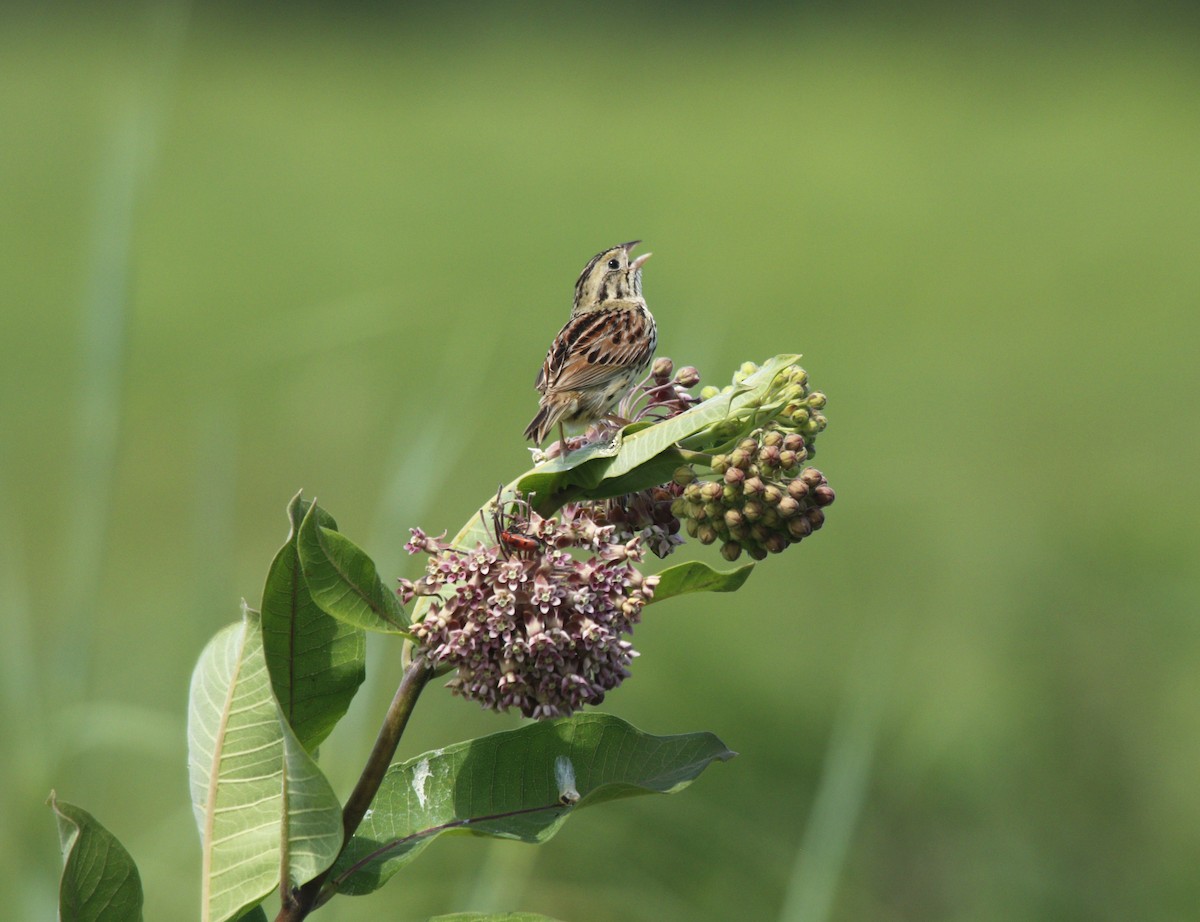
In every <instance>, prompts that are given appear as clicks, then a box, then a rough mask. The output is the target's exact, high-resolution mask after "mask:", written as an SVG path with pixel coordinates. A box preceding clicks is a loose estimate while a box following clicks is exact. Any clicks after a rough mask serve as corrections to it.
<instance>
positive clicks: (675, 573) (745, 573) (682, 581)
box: [650, 560, 754, 603]
mask: <svg viewBox="0 0 1200 922" xmlns="http://www.w3.org/2000/svg"><path fill="white" fill-rule="evenodd" d="M753 569H754V564H752V563H747V564H743V565H742V566H740V567H738V568H737V569H736V570H725V571H722V570H714V569H713V568H712V567H710V566H709V565H708V564H706V563H702V562H701V561H699V560H689V561H687V562H686V563H681V564H676V565H675V566H673V567H667V568H666V569H665V570H663V571H661V572H660V573H659V574H658V585H657V586H656V587H655V588H654V596H653V597H652V598H651V599H650V601H651V602H652V603H653V602H664V601H666V600H667V599H671V598H674V597H675V596H677V595H687V594H688V593H689V592H736V591H737V590H738V589H741V588H742V584H743V583H744V582H746V580H748V579H749V578H750V571H751V570H753Z"/></svg>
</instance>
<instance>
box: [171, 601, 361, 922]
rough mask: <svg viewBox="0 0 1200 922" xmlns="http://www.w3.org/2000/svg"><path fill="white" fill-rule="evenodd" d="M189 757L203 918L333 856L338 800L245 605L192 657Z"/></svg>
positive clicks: (318, 868)
mask: <svg viewBox="0 0 1200 922" xmlns="http://www.w3.org/2000/svg"><path fill="white" fill-rule="evenodd" d="M188 763H189V764H188V768H189V776H190V780H191V791H192V809H193V811H194V813H195V817H196V824H197V825H198V826H199V828H200V842H201V849H202V872H201V916H200V917H201V920H202V922H222V920H225V919H231V918H234V917H236V916H237V915H238V914H239V913H240V912H242V911H243V910H244V909H245V908H246V907H247V906H251V905H253V904H254V903H256V902H258V901H260V900H261V899H262V898H263V897H264V896H266V895H267V894H268V893H270V892H271V890H273V889H274V888H275V886H276V884H277V883H278V882H279V881H280V879H281V875H285V876H286V883H287V885H288V886H298V885H300V884H303V883H306V882H307V881H309V880H311V879H312V878H313V877H315V876H316V875H317V874H319V873H321V872H322V871H323V870H325V869H326V868H327V867H329V865H330V864H331V863H332V862H333V859H334V858H335V857H336V855H337V853H338V849H339V848H340V847H341V842H342V818H341V807H340V805H339V804H338V801H337V797H335V796H334V793H333V789H332V788H331V787H330V785H329V782H328V781H327V780H326V779H325V776H324V775H323V774H321V770H320V769H319V768H317V764H316V763H315V762H314V761H313V760H312V759H311V758H310V757H309V755H308V753H307V752H306V751H305V749H304V747H303V746H302V745H301V744H300V741H299V740H298V739H296V737H295V735H294V734H293V733H292V731H291V729H290V728H289V727H288V724H287V721H285V720H284V719H283V718H282V715H281V714H280V713H279V707H278V705H277V704H276V702H275V698H274V696H273V695H272V692H271V682H270V678H269V676H268V674H267V664H266V656H265V654H264V652H263V645H262V635H261V631H260V629H259V619H258V615H257V613H255V612H253V611H251V610H249V609H246V610H245V611H244V617H243V619H242V621H241V622H239V623H235V624H231V625H229V626H228V627H226V628H225V629H224V630H222V631H220V632H219V633H218V634H217V635H216V637H214V638H213V639H212V641H210V642H209V644H208V646H207V647H206V648H205V650H204V652H203V653H202V654H201V656H200V661H199V663H197V664H196V670H195V672H194V673H193V675H192V687H191V694H190V699H189V707H188Z"/></svg>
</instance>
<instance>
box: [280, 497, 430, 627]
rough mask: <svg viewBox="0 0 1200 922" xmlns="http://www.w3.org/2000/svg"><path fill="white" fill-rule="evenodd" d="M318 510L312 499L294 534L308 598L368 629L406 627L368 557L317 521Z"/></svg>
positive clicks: (397, 605) (393, 595)
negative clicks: (297, 531) (309, 596)
mask: <svg viewBox="0 0 1200 922" xmlns="http://www.w3.org/2000/svg"><path fill="white" fill-rule="evenodd" d="M324 515H326V513H325V512H324V511H323V510H321V508H320V507H319V506H317V504H316V503H315V502H314V503H313V504H312V506H311V507H310V508H309V510H308V513H307V514H306V515H305V516H304V520H303V521H302V522H301V523H300V530H299V533H298V535H297V538H296V549H297V551H298V552H299V555H300V566H301V569H302V570H303V572H304V581H305V583H306V584H307V585H308V591H309V593H311V595H312V598H313V601H315V602H316V603H317V605H319V606H320V607H321V608H322V609H324V610H325V611H326V612H328V613H329V614H330V615H332V616H333V617H335V618H337V619H338V620H340V621H345V622H346V623H347V624H352V625H355V626H357V627H361V628H366V629H367V630H368V631H379V632H381V633H385V634H403V633H405V632H407V630H408V626H409V622H408V618H407V616H406V615H405V614H404V609H403V607H402V606H401V605H400V600H399V599H397V598H396V593H395V592H393V591H392V590H390V589H388V588H387V587H386V586H384V585H383V583H382V582H381V581H380V579H379V571H378V570H377V569H376V568H375V563H374V561H372V560H371V558H370V557H368V556H367V555H366V553H365V552H364V551H363V550H362V549H361V548H360V547H358V545H356V544H355V543H354V542H353V541H351V540H350V539H349V538H347V537H345V536H344V535H342V534H341V533H339V532H337V531H334V530H333V529H332V528H330V527H329V526H327V525H322V524H321V517H322V516H324Z"/></svg>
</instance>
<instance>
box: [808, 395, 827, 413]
mask: <svg viewBox="0 0 1200 922" xmlns="http://www.w3.org/2000/svg"><path fill="white" fill-rule="evenodd" d="M807 402H808V405H809V406H810V407H812V408H813V409H814V410H819V409H821V408H822V407H823V406H825V395H824V394H822V393H821V392H820V391H813V392H812V393H811V394H809V395H808V401H807Z"/></svg>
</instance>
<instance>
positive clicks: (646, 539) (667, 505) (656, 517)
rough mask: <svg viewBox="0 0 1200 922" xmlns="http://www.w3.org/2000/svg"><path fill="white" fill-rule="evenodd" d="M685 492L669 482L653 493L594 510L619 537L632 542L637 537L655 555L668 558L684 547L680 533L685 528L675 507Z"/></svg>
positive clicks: (633, 495) (623, 498)
mask: <svg viewBox="0 0 1200 922" xmlns="http://www.w3.org/2000/svg"><path fill="white" fill-rule="evenodd" d="M682 493H683V487H682V486H681V485H680V484H677V483H673V482H668V483H664V484H662V485H661V486H657V487H651V488H650V489H649V490H640V491H638V492H637V493H628V494H626V495H625V496H618V497H616V498H615V499H608V500H602V501H600V502H597V503H595V504H593V509H594V510H595V516H596V520H597V521H598V522H602V523H603V524H605V525H611V526H612V527H613V534H614V535H615V536H616V537H618V538H620V539H623V540H628V539H629V538H632V537H634V536H635V535H636V536H638V537H640V538H641V539H642V543H643V544H645V545H646V547H648V548H649V549H650V550H651V551H653V552H654V554H655V556H657V557H666V556H667V555H668V554H670V553H671V552H672V551H674V550H675V548H677V547H679V545H681V544H683V537H682V536H681V535H680V534H679V530H680V527H681V526H680V523H679V519H678V518H677V517H676V515H675V512H674V508H673V507H674V503H675V500H676V499H678V498H679V496H680V495H682Z"/></svg>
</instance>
